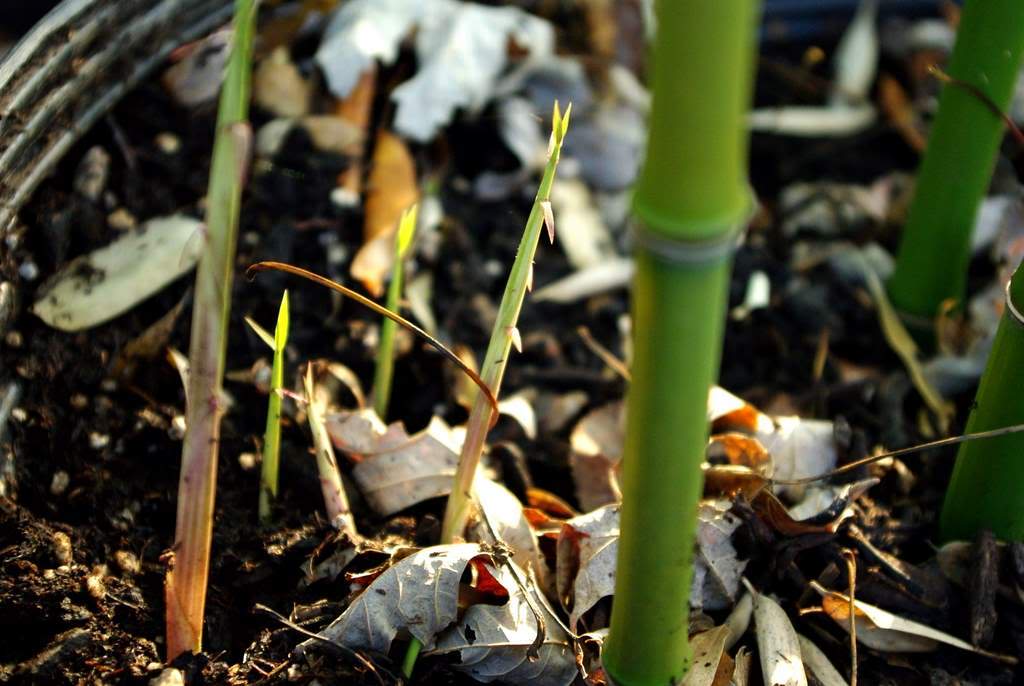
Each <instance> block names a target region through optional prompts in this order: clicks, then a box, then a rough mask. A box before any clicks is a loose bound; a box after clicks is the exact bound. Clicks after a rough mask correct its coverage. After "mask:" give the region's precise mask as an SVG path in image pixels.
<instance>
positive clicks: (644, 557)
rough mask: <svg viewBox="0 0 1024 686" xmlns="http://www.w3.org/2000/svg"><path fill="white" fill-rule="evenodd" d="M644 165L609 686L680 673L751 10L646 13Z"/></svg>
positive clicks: (736, 207) (660, 685)
mask: <svg viewBox="0 0 1024 686" xmlns="http://www.w3.org/2000/svg"><path fill="white" fill-rule="evenodd" d="M656 12H657V20H658V33H657V38H656V40H655V44H654V50H653V55H652V59H653V92H654V101H653V109H652V112H651V127H650V134H649V136H650V137H649V140H648V146H647V159H646V162H645V164H644V169H643V172H642V174H641V177H640V180H639V183H638V185H637V189H636V196H635V198H634V212H635V215H636V219H637V222H638V230H637V241H636V243H637V245H636V276H635V277H634V283H633V306H632V308H633V339H634V343H633V345H634V360H633V370H632V371H633V374H632V377H633V380H632V384H631V386H630V389H629V394H628V409H627V423H626V441H625V447H624V453H623V474H622V482H621V485H622V496H623V498H622V519H621V537H620V539H619V553H618V567H617V571H616V583H615V600H614V602H613V604H612V620H611V630H610V633H609V636H608V640H607V641H606V643H605V647H604V654H603V660H604V667H605V669H606V671H607V672H608V674H609V676H610V677H611V681H613V682H614V683H616V684H620V685H621V686H665V685H666V684H671V683H675V682H677V681H678V680H679V679H680V678H681V677H682V676H683V674H684V673H685V672H686V669H687V668H688V664H689V659H690V649H689V643H688V640H687V617H688V610H689V606H688V603H689V597H690V583H691V576H692V572H693V546H694V534H695V528H696V518H697V502H698V499H699V497H700V493H701V487H702V475H701V471H700V463H701V461H702V460H703V459H704V449H705V445H706V442H707V431H708V429H707V419H706V417H707V415H706V412H707V398H708V393H709V391H710V388H711V385H712V383H713V382H714V381H715V378H716V376H717V373H718V364H719V360H720V356H721V341H722V329H723V325H724V317H725V309H726V304H727V286H728V279H729V273H730V267H731V253H732V247H733V246H734V245H735V241H736V237H737V232H738V231H739V230H740V229H741V228H742V227H743V226H744V225H745V222H746V219H747V217H748V216H749V213H750V211H751V209H752V208H751V201H750V190H749V186H748V184H747V181H746V176H747V171H746V170H747V146H748V136H747V130H746V124H745V117H746V114H747V110H748V107H749V102H750V97H751V80H752V72H753V57H754V47H755V28H756V21H757V3H756V1H755V0H721V1H719V2H685V3H680V2H673V1H672V0H658V2H657V4H656Z"/></svg>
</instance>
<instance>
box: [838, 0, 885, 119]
mask: <svg viewBox="0 0 1024 686" xmlns="http://www.w3.org/2000/svg"><path fill="white" fill-rule="evenodd" d="M877 18H878V0H861V1H860V4H859V6H858V7H857V13H856V14H855V15H854V17H853V20H852V21H851V22H850V24H849V26H847V27H846V31H845V32H844V33H843V37H842V38H841V39H840V40H839V45H838V46H836V52H835V57H834V60H833V63H834V65H835V81H834V84H833V91H832V98H831V104H833V105H841V104H844V103H850V104H858V103H862V102H864V101H865V100H866V99H867V97H868V91H869V90H870V89H871V84H872V82H873V81H874V80H875V72H876V71H877V70H878V31H877V30H876V28H875V23H876V21H877Z"/></svg>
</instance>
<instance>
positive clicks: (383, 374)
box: [373, 205, 418, 422]
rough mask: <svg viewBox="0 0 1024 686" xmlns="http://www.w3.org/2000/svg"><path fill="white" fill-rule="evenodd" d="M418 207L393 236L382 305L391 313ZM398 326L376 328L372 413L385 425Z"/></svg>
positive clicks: (409, 212) (399, 295)
mask: <svg viewBox="0 0 1024 686" xmlns="http://www.w3.org/2000/svg"><path fill="white" fill-rule="evenodd" d="M417 210H418V207H417V206H416V205H413V206H412V207H410V208H409V209H407V210H406V211H405V212H403V213H402V218H401V220H400V221H399V223H398V231H397V232H396V233H395V264H394V267H392V269H391V283H390V284H388V294H387V300H386V301H385V304H386V306H387V308H388V309H389V310H391V311H392V312H398V309H399V306H400V301H401V299H402V285H403V280H404V274H403V272H404V267H403V264H402V263H403V261H404V260H405V256H406V254H407V253H408V252H409V247H410V246H411V245H412V239H413V237H414V236H415V234H416V216H417ZM397 330H398V325H397V324H396V323H395V322H394V321H393V320H391V319H387V318H385V319H384V322H383V323H382V324H381V327H380V345H379V346H378V347H377V368H376V370H375V372H374V375H373V409H375V410H376V411H377V416H378V417H380V418H381V419H382V420H383V421H385V422H387V414H388V403H389V402H390V401H391V380H392V377H393V376H394V372H395V332H396V331H397Z"/></svg>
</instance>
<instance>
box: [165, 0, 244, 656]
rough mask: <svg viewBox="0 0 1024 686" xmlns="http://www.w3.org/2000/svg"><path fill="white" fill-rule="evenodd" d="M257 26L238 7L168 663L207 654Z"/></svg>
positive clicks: (206, 269)
mask: <svg viewBox="0 0 1024 686" xmlns="http://www.w3.org/2000/svg"><path fill="white" fill-rule="evenodd" d="M255 24H256V3H255V2H254V1H253V0H235V20H234V38H233V41H234V44H233V47H232V54H231V58H230V61H229V64H228V70H227V74H226V77H225V80H224V86H223V87H222V89H221V95H220V108H219V110H218V113H217V133H216V138H215V140H214V146H213V161H212V163H211V167H210V184H209V190H208V193H207V212H206V244H205V248H204V252H203V256H202V258H201V259H200V260H199V265H198V267H197V268H196V290H195V305H194V307H193V310H192V341H191V346H190V348H189V360H190V363H191V374H190V377H189V387H188V394H187V397H188V403H187V405H188V407H187V408H186V423H187V429H186V434H185V441H184V444H183V446H182V453H181V478H180V480H179V483H178V517H177V528H176V531H175V541H174V559H173V561H172V563H171V567H170V569H168V572H167V577H166V582H165V589H164V590H165V596H166V600H167V657H168V660H173V659H174V658H176V657H177V656H178V655H180V654H181V653H183V652H187V651H192V652H199V651H200V650H202V642H203V612H204V609H205V607H206V583H207V578H208V576H209V567H210V544H211V542H212V539H213V505H214V496H215V493H216V490H217V452H218V448H219V444H220V419H221V414H222V413H223V402H222V399H221V397H222V391H221V386H222V382H223V378H224V358H225V354H226V349H227V337H228V320H229V315H230V311H231V283H232V280H233V277H234V262H235V244H236V238H237V235H238V215H239V208H240V205H241V195H242V180H243V176H244V173H245V167H246V163H247V160H248V155H249V147H250V139H251V135H248V133H249V130H248V128H247V127H248V125H247V123H246V119H247V117H248V113H249V82H250V74H251V68H250V66H251V61H252V41H253V33H254V29H255Z"/></svg>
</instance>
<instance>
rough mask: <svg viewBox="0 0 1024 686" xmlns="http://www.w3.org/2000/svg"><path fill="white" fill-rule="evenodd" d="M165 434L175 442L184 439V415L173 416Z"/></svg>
mask: <svg viewBox="0 0 1024 686" xmlns="http://www.w3.org/2000/svg"><path fill="white" fill-rule="evenodd" d="M167 434H168V435H169V436H170V437H171V438H173V439H174V440H176V441H180V440H182V439H183V438H185V415H182V414H177V415H174V419H172V420H171V428H170V429H168V430H167Z"/></svg>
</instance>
